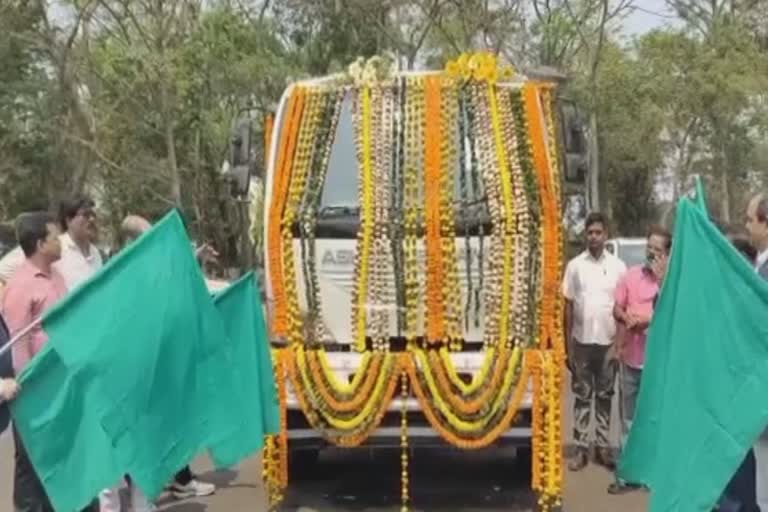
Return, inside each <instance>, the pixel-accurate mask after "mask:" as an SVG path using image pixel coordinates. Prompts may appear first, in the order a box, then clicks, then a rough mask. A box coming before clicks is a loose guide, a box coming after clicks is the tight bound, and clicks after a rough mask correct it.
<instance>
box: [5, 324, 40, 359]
mask: <svg viewBox="0 0 768 512" xmlns="http://www.w3.org/2000/svg"><path fill="white" fill-rule="evenodd" d="M42 321H43V317H38V318H37V319H35V320H33V321H32V323H30V324H29V325H27V326H26V327H25V328H23V329H22V330H20V331H19V332H17V333H16V334H15V335H14V336H13V337H12V338H11V339H10V340H9V341H8V343H6V344H5V345H3V346H2V347H0V357H3V356H4V355H5V354H6V353H7V352H8V351H9V350H11V349H12V348H13V346H14V345H15V344H16V343H18V342H19V341H21V340H22V339H23V338H24V337H25V336H26V335H27V334H29V333H30V332H31V331H32V329H34V328H35V327H38V326H39V325H40V323H41V322H42Z"/></svg>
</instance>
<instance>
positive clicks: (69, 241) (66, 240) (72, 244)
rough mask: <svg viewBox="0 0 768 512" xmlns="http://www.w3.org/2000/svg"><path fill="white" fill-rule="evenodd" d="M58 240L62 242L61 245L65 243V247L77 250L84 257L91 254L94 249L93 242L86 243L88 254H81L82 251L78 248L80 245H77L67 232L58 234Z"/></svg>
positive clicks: (88, 256)
mask: <svg viewBox="0 0 768 512" xmlns="http://www.w3.org/2000/svg"><path fill="white" fill-rule="evenodd" d="M59 241H60V242H61V243H62V245H66V246H67V248H69V249H71V250H73V251H77V252H79V253H80V254H82V255H83V257H84V258H86V259H87V258H90V257H92V256H93V251H94V246H93V244H88V254H83V251H82V250H81V249H80V246H79V245H77V243H76V242H75V241H74V240H73V239H72V237H71V236H69V233H63V234H62V235H61V236H59Z"/></svg>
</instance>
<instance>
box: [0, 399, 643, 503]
mask: <svg viewBox="0 0 768 512" xmlns="http://www.w3.org/2000/svg"><path fill="white" fill-rule="evenodd" d="M568 407H569V406H568V405H566V411H567V410H568ZM614 409H615V408H614ZM564 417H565V418H566V421H568V418H569V417H570V415H569V414H565V415H564ZM613 423H614V424H616V422H615V421H614V422H613ZM566 428H567V430H566V431H569V429H568V427H566ZM613 436H614V439H618V437H617V433H616V429H615V428H614V433H613ZM194 468H195V470H196V471H197V472H198V473H199V474H201V475H202V478H204V479H206V480H208V481H211V482H214V483H216V484H217V485H218V486H219V491H218V492H217V494H216V495H215V496H213V497H210V498H206V499H204V500H196V501H195V500H191V501H184V502H174V501H171V500H169V499H168V498H163V499H162V500H161V502H160V504H161V510H165V511H172V512H240V511H242V512H261V511H264V510H266V505H265V501H264V493H263V489H262V487H261V484H260V480H261V465H260V461H259V460H258V459H256V458H254V459H252V460H249V461H246V462H245V463H243V464H242V465H241V467H240V468H239V470H238V471H236V472H235V471H225V472H218V473H212V472H210V470H211V467H210V464H209V463H208V461H206V460H199V461H197V462H196V463H195V464H194ZM412 469H413V474H412V487H413V489H412V495H413V502H414V505H415V510H416V511H425V512H433V511H437V512H449V511H451V512H453V511H456V512H502V511H503V512H521V511H528V510H533V507H534V505H535V499H534V497H533V495H532V493H531V492H530V489H529V478H530V477H529V476H528V471H525V470H520V469H519V468H518V467H517V466H516V464H515V462H514V453H513V452H512V451H506V450H485V451H480V452H472V453H460V452H456V451H453V450H450V449H444V450H425V451H417V452H416V453H415V454H414V457H413V468H412ZM12 472H13V446H12V441H11V439H10V436H8V435H3V436H2V437H0V512H12V507H11V500H10V496H11V475H12ZM611 478H612V477H611V475H610V474H609V473H608V472H607V471H605V470H603V469H601V468H598V467H594V466H590V467H588V468H587V469H586V470H585V471H583V472H581V473H578V474H570V473H568V474H566V488H565V493H564V494H565V495H564V509H565V511H566V512H617V511H621V512H642V511H645V510H646V509H647V504H646V499H647V496H646V495H645V494H644V493H637V494H633V495H628V496H622V497H618V498H616V497H611V496H608V495H607V494H606V492H605V489H606V487H607V486H608V484H609V483H610V482H611ZM399 493H400V468H399V452H397V451H376V452H373V453H371V452H370V451H368V450H362V451H354V452H352V453H350V452H339V451H329V452H325V453H323V456H322V457H321V459H320V462H319V464H318V465H317V466H316V467H315V469H314V470H313V471H311V472H310V473H309V474H308V475H307V476H306V477H305V478H302V479H301V480H299V481H294V482H293V483H292V485H291V488H290V489H289V492H288V496H287V499H286V502H285V506H284V507H283V509H282V510H283V511H284V512H311V511H315V512H385V511H386V512H398V511H399V510H400V508H399V503H400V501H399V500H400V494H399Z"/></svg>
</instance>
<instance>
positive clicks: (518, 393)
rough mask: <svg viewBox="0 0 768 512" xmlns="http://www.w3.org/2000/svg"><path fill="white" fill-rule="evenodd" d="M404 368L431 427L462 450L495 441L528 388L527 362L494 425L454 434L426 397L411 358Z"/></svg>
mask: <svg viewBox="0 0 768 512" xmlns="http://www.w3.org/2000/svg"><path fill="white" fill-rule="evenodd" d="M406 369H407V371H408V375H409V377H410V381H411V385H412V387H413V390H414V392H415V393H416V397H417V398H418V399H419V403H420V404H421V407H422V412H423V413H424V416H426V418H427V420H428V421H429V423H430V425H431V426H432V428H434V429H435V430H436V431H437V432H438V433H439V434H440V436H441V437H442V438H443V439H445V440H446V441H447V442H448V443H450V444H451V445H453V446H455V447H457V448H461V449H464V450H479V449H481V448H486V447H488V446H490V445H491V444H493V443H495V442H496V441H497V440H498V439H499V437H501V436H502V434H504V432H506V431H507V430H508V429H509V427H510V425H511V424H512V421H513V420H514V419H515V416H516V415H517V412H518V410H519V408H520V404H521V403H522V400H523V397H524V396H525V391H526V390H527V388H528V367H527V364H525V363H524V364H523V365H522V369H521V371H520V375H519V377H518V381H517V385H516V386H515V391H514V394H513V395H512V399H511V401H510V404H509V407H508V408H507V410H506V412H505V413H504V415H503V417H502V418H501V419H500V420H499V421H498V423H496V425H494V426H493V427H492V428H491V429H489V430H487V431H485V432H483V433H482V434H481V435H479V436H477V437H471V438H470V437H464V436H460V435H457V434H455V433H454V432H452V431H451V430H449V429H448V428H447V427H446V426H445V425H444V423H443V422H442V421H440V419H439V413H438V412H436V411H435V410H434V405H433V404H432V401H431V400H429V399H428V398H427V395H426V393H425V391H424V388H422V385H421V383H420V381H419V378H418V369H417V368H416V364H415V362H414V361H413V359H412V358H409V359H407V360H406Z"/></svg>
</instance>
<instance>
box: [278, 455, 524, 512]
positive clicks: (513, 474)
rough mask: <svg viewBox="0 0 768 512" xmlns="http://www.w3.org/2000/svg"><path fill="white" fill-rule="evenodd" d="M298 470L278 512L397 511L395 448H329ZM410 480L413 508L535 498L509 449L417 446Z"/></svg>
mask: <svg viewBox="0 0 768 512" xmlns="http://www.w3.org/2000/svg"><path fill="white" fill-rule="evenodd" d="M292 473H293V471H292ZM301 473H303V474H302V476H301V478H299V479H293V480H292V481H291V484H290V486H289V490H288V493H287V496H286V501H285V502H284V504H283V507H282V508H281V510H282V511H284V512H294V511H297V510H299V509H301V507H305V508H306V509H307V510H313V511H318V512H326V511H333V512H352V511H362V510H370V509H375V510H393V511H395V510H397V511H399V510H400V481H401V478H400V451H399V450H376V451H370V450H366V449H361V450H355V451H351V452H350V451H345V452H341V451H338V450H329V451H327V452H324V453H323V454H322V456H321V458H320V461H319V462H318V463H317V464H316V465H314V466H313V467H311V468H304V469H303V470H302V471H301ZM410 482H411V489H410V494H411V500H412V504H413V507H414V509H416V510H429V511H430V512H432V511H458V510H462V511H477V512H491V511H502V510H503V511H505V512H511V511H526V510H532V509H533V507H534V504H535V503H536V499H535V496H534V494H533V493H532V492H531V490H530V469H529V468H521V467H519V464H517V463H516V460H515V454H514V450H513V449H510V450H502V449H489V450H482V451H480V452H462V451H458V450H449V449H446V448H442V449H439V450H437V449H436V450H426V449H423V450H417V451H416V452H415V453H414V454H413V455H412V457H411V466H410Z"/></svg>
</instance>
